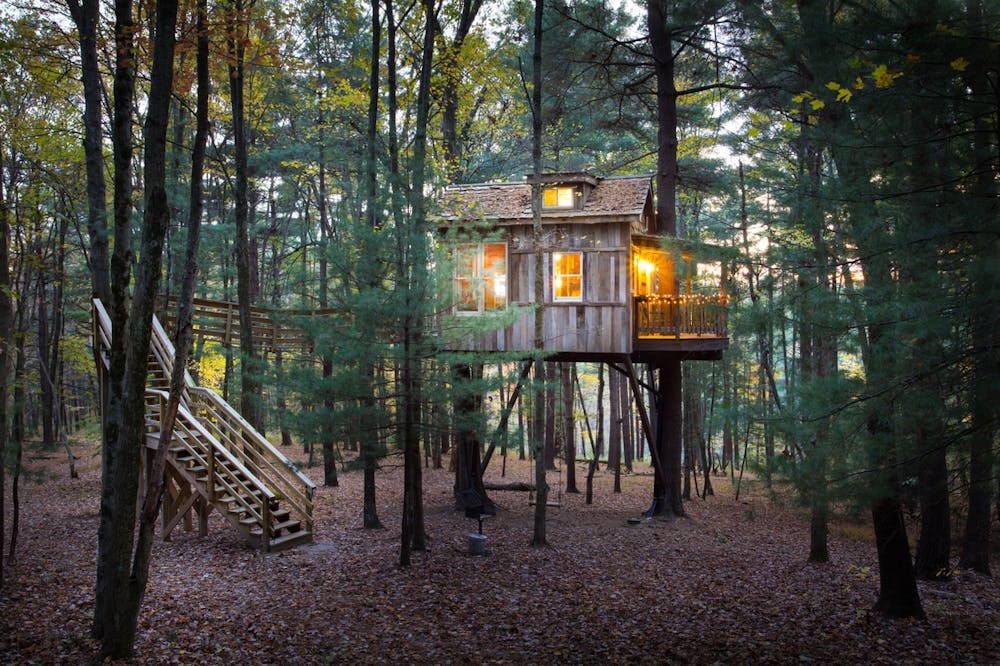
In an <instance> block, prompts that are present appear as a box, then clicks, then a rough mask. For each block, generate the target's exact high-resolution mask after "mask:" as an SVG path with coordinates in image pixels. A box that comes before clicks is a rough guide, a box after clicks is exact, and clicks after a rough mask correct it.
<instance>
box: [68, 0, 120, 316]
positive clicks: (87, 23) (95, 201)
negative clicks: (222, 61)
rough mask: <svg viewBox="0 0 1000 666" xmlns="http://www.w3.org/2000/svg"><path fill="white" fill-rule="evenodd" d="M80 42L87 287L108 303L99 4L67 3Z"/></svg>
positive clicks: (76, 0) (96, 1)
mask: <svg viewBox="0 0 1000 666" xmlns="http://www.w3.org/2000/svg"><path fill="white" fill-rule="evenodd" d="M66 5H67V7H68V8H69V11H70V15H71V16H72V17H73V23H74V24H75V25H76V30H77V35H78V36H79V41H80V68H81V80H82V82H83V133H84V135H83V151H84V159H85V160H86V168H87V234H88V236H89V240H90V255H89V257H88V259H89V262H88V263H89V266H90V283H91V288H92V289H93V292H94V295H95V296H97V297H98V298H100V299H101V301H102V302H104V303H105V304H110V303H111V284H110V274H109V271H110V266H109V258H108V256H109V244H108V233H107V226H108V222H107V216H108V214H107V201H106V197H107V193H106V188H105V185H104V149H103V147H102V144H103V142H104V132H103V128H102V124H101V116H102V109H101V94H102V92H103V89H104V87H103V84H102V83H101V70H100V65H99V61H98V55H97V24H98V21H100V18H101V15H100V2H99V0H82V1H80V0H67V1H66Z"/></svg>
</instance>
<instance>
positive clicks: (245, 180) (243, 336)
mask: <svg viewBox="0 0 1000 666" xmlns="http://www.w3.org/2000/svg"><path fill="white" fill-rule="evenodd" d="M228 11H229V17H228V20H229V26H228V33H229V36H228V38H227V42H226V43H227V49H228V56H229V58H228V61H229V103H230V109H231V111H232V116H233V118H232V123H233V162H234V171H235V179H234V183H235V184H234V189H233V204H234V206H235V211H234V217H235V220H236V300H237V302H238V304H239V319H240V356H241V361H240V412H241V413H242V415H243V418H245V419H246V420H247V421H248V422H249V423H250V424H251V425H252V426H253V427H254V428H257V429H258V430H263V405H262V404H261V397H262V396H261V380H260V373H261V368H260V363H259V359H258V358H257V351H256V350H255V349H254V344H253V319H252V316H251V310H250V308H251V307H252V306H253V302H254V293H253V284H254V279H253V271H254V270H255V264H256V261H253V263H251V262H252V260H254V259H255V253H254V252H253V250H252V247H251V244H250V230H249V220H250V199H249V181H250V173H249V171H250V167H249V163H248V157H247V151H248V145H249V141H248V139H247V121H246V102H245V100H244V92H245V91H244V88H245V84H246V79H245V70H244V61H245V58H246V45H245V32H246V28H245V27H244V26H246V24H247V16H246V8H245V6H244V3H243V0H230V3H229V7H228Z"/></svg>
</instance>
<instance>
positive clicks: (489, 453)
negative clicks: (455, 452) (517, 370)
mask: <svg viewBox="0 0 1000 666" xmlns="http://www.w3.org/2000/svg"><path fill="white" fill-rule="evenodd" d="M533 362H534V361H533V360H532V359H530V358H529V359H525V360H524V361H523V362H522V363H521V374H520V375H519V376H518V378H517V385H516V386H515V387H514V390H513V391H511V393H510V396H509V397H508V398H507V405H506V406H505V407H504V410H503V414H501V415H500V423H499V424H497V427H496V430H494V431H493V436H492V437H490V445H489V447H487V449H486V453H485V454H484V455H483V462H482V463H480V464H479V475H480V476H482V475H483V474H485V473H486V468H487V467H489V465H490V458H492V457H493V451H494V450H496V448H497V442H498V441H500V433H502V432H504V431H505V430H507V422H508V421H509V420H510V413H511V411H513V409H514V405H516V404H517V399H518V398H519V397H521V388H522V387H523V386H524V380H526V379H527V378H528V375H529V374H530V373H531V364H532V363H533Z"/></svg>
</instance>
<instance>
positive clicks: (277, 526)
mask: <svg viewBox="0 0 1000 666" xmlns="http://www.w3.org/2000/svg"><path fill="white" fill-rule="evenodd" d="M301 529H302V521H300V520H285V521H282V522H280V523H277V522H276V523H273V524H272V525H271V531H273V532H274V533H275V534H277V533H278V532H280V531H281V530H286V531H288V532H298V531H299V530H301Z"/></svg>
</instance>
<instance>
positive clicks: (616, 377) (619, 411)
mask: <svg viewBox="0 0 1000 666" xmlns="http://www.w3.org/2000/svg"><path fill="white" fill-rule="evenodd" d="M623 383H624V382H623V380H622V377H621V375H620V374H619V373H618V372H614V371H613V372H610V373H609V374H608V411H609V418H610V424H609V427H610V428H611V432H610V433H609V434H608V469H609V470H611V471H612V473H613V474H614V478H615V485H614V492H615V493H620V492H621V491H622V425H623V419H626V418H628V416H627V414H626V413H625V410H624V409H623V408H622V396H623V395H624V393H623V391H622V387H621V385H622V384H623Z"/></svg>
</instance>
